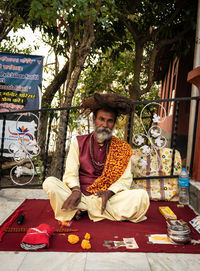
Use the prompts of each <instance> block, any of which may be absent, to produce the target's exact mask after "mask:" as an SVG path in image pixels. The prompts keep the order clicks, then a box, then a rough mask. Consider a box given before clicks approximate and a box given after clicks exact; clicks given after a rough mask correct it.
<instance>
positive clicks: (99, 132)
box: [94, 127, 112, 144]
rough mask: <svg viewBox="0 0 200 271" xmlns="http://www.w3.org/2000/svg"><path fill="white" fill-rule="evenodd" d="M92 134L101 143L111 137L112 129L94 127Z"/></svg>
mask: <svg viewBox="0 0 200 271" xmlns="http://www.w3.org/2000/svg"><path fill="white" fill-rule="evenodd" d="M94 134H95V136H96V139H97V142H98V143H100V144H101V143H103V142H104V141H105V140H109V139H111V137H112V130H111V129H109V128H103V127H98V128H97V127H95V131H94Z"/></svg>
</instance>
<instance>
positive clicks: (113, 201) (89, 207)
mask: <svg viewBox="0 0 200 271" xmlns="http://www.w3.org/2000/svg"><path fill="white" fill-rule="evenodd" d="M43 189H44V191H45V192H46V194H47V195H48V197H49V199H50V204H51V207H52V209H53V211H54V214H55V218H56V219H57V220H60V221H70V220H71V219H72V218H73V217H74V215H75V214H76V212H77V210H81V211H87V212H88V216H89V218H90V219H91V220H93V221H100V220H102V219H104V218H106V219H109V220H115V221H123V220H129V221H131V222H140V221H142V220H145V219H146V216H145V214H146V212H147V210H148V208H149V196H148V194H147V192H146V191H145V190H144V189H135V190H125V191H121V192H118V193H116V194H115V195H113V196H112V197H111V198H110V199H109V200H108V201H107V204H106V209H105V211H104V213H103V214H101V205H102V199H101V198H100V197H97V196H95V195H90V196H86V195H84V194H83V193H82V195H81V202H80V203H79V204H78V206H77V207H76V209H74V210H62V209H61V207H62V205H63V203H64V201H65V200H66V199H67V198H68V197H69V195H71V193H72V192H71V190H70V189H69V188H68V187H67V186H66V185H65V184H64V183H63V182H62V181H60V180H59V179H57V178H55V177H48V178H47V179H46V180H45V181H44V183H43Z"/></svg>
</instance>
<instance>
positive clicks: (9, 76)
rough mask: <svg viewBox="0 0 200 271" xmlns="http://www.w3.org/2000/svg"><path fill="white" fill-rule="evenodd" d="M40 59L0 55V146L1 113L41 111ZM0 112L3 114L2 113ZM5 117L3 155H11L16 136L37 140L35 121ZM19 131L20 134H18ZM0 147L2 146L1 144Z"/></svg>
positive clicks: (9, 115)
mask: <svg viewBox="0 0 200 271" xmlns="http://www.w3.org/2000/svg"><path fill="white" fill-rule="evenodd" d="M42 67H43V57H42V56H32V55H22V54H9V53H0V144H1V142H2V129H3V120H2V118H3V112H4V114H5V112H10V111H12V112H16V111H23V110H38V109H40V108H41V96H42V92H41V91H42ZM1 113H2V114H1ZM19 116H20V115H19V114H7V115H6V124H5V133H4V145H3V155H4V156H12V154H11V153H10V152H9V149H10V146H11V145H12V146H13V143H14V144H17V142H18V139H19V135H20V136H21V134H24V137H25V139H27V135H29V136H30V135H31V138H32V140H34V139H36V136H37V134H36V132H35V128H34V129H33V125H32V124H33V123H34V124H35V125H37V124H38V123H37V119H34V118H33V117H32V116H30V115H27V114H26V113H25V116H24V117H23V118H20V121H19ZM19 131H21V132H19ZM0 146H1V145H0Z"/></svg>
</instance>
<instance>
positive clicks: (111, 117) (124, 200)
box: [43, 93, 149, 222]
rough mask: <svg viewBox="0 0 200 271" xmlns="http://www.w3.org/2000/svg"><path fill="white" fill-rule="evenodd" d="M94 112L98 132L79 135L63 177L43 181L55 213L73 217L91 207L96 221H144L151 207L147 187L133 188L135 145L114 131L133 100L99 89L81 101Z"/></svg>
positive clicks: (63, 218) (89, 213) (88, 210)
mask: <svg viewBox="0 0 200 271" xmlns="http://www.w3.org/2000/svg"><path fill="white" fill-rule="evenodd" d="M83 107H84V108H85V109H90V111H92V112H93V122H94V132H93V133H91V134H88V135H82V136H77V137H76V139H75V140H74V141H73V142H72V144H71V146H70V150H69V153H68V157H67V160H66V167H65V174H64V176H63V181H60V180H58V179H57V178H55V177H48V178H47V179H46V180H45V181H44V183H43V189H44V191H45V192H46V193H47V195H48V197H49V199H50V204H51V206H52V208H53V210H54V213H55V218H56V219H57V220H60V221H69V220H71V219H72V218H73V217H74V216H75V218H77V219H78V218H79V217H80V215H81V212H85V211H87V212H88V216H89V218H90V219H91V220H93V221H99V220H102V219H105V218H106V219H110V220H116V221H123V220H129V221H131V222H140V221H142V220H144V219H146V217H145V213H146V212H147V210H148V207H149V197H148V194H147V192H146V191H145V190H143V189H136V190H130V186H131V183H132V174H131V159H130V158H131V156H132V149H131V147H130V145H129V144H128V143H126V142H125V141H123V140H121V139H118V138H116V137H114V136H112V131H113V128H114V125H115V123H116V120H117V116H118V114H127V113H129V112H130V110H131V101H130V100H129V99H128V98H125V97H121V96H119V95H117V94H97V93H96V94H95V95H94V96H93V97H91V98H88V99H86V100H85V101H84V102H83Z"/></svg>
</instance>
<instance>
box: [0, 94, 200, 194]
mask: <svg viewBox="0 0 200 271" xmlns="http://www.w3.org/2000/svg"><path fill="white" fill-rule="evenodd" d="M191 102H192V106H195V110H196V115H195V116H196V117H195V120H194V136H193V139H192V154H191V164H190V169H189V173H190V176H192V169H193V160H194V149H195V136H196V129H197V121H198V106H199V97H192V98H191V97H185V98H176V99H162V100H152V101H136V102H134V105H135V107H134V114H130V116H129V119H128V129H127V133H126V135H127V137H126V140H127V142H129V143H130V144H131V145H133V148H141V144H140V143H141V142H142V141H143V143H144V144H143V145H144V146H146V147H144V149H145V150H149V149H151V151H152V148H153V150H154V151H156V149H157V148H158V149H159V148H162V147H163V146H167V147H169V148H171V149H172V159H171V172H170V174H169V175H167V176H155V175H153V176H150V175H149V176H141V177H137V178H133V179H137V180H139V179H162V178H177V177H178V176H177V175H175V174H174V172H173V171H174V159H175V150H178V151H179V152H180V153H181V157H182V158H183V159H184V158H186V157H187V134H188V130H187V129H188V128H187V129H186V127H189V126H188V122H189V117H188V116H189V108H190V106H191ZM150 107H152V108H153V109H150ZM79 110H80V107H79V106H77V107H67V108H49V109H41V110H37V111H35V110H34V111H18V112H2V113H0V122H1V126H0V137H1V141H0V144H1V153H0V162H1V163H0V188H1V189H2V188H19V187H24V188H30V187H39V186H41V185H42V182H43V181H44V180H45V178H46V177H47V176H48V175H49V172H48V169H49V165H48V163H49V162H48V159H49V152H50V146H51V135H52V133H53V125H52V123H53V122H54V121H55V115H56V116H57V120H58V121H59V117H58V116H59V113H60V112H61V111H64V112H65V114H66V118H65V120H66V122H65V127H66V128H65V135H64V137H65V140H64V146H63V150H64V151H63V155H62V169H61V175H63V173H64V163H65V157H66V143H68V142H69V137H68V134H69V131H68V128H69V124H70V121H71V112H76V111H79ZM145 110H146V111H147V112H145ZM42 112H48V125H47V127H46V143H45V150H43V153H44V155H43V157H42V159H41V158H40V162H41V164H42V166H41V168H40V170H39V172H37V171H36V170H35V168H36V166H35V164H34V162H33V161H32V160H33V159H32V158H33V157H34V151H35V154H36V155H35V156H37V148H39V147H38V146H37V142H34V144H35V145H34V144H33V142H32V141H31V143H30V142H29V143H24V142H22V139H23V138H24V136H27V134H26V131H25V132H23V131H21V130H20V131H21V134H20V132H19V131H18V132H16V133H15V136H16V138H18V141H20V142H18V143H11V144H10V145H12V144H18V145H17V146H16V145H12V146H9V149H10V150H9V151H10V152H11V153H12V154H11V155H10V156H8V157H7V156H6V155H5V146H6V144H7V143H6V140H7V136H6V130H7V125H8V123H9V121H10V119H12V117H13V116H15V119H17V120H18V121H19V119H20V118H22V116H30V115H33V116H35V117H36V118H38V117H39V115H40V114H41V113H42ZM55 113H56V114H55ZM136 113H137V114H136ZM187 117H188V120H187ZM143 118H144V119H143ZM183 121H184V123H182V122H183ZM36 122H37V121H36ZM34 123H35V122H34ZM161 128H162V129H161ZM16 129H17V127H16ZM142 129H143V130H144V131H143V132H141V130H142ZM18 130H19V129H18ZM183 130H184V134H183ZM186 130H187V131H186ZM160 131H162V133H163V132H164V133H165V136H163V135H162V134H160ZM151 133H152V134H153V136H154V138H153V139H151ZM156 135H157V138H156V139H157V142H158V143H159V144H158V145H156V144H155V142H156V139H155V137H156ZM36 137H37V132H36ZM142 137H143V139H142ZM166 137H167V138H168V140H167V141H166ZM144 138H145V140H144ZM145 142H146V143H145ZM162 143H163V144H162ZM25 144H26V146H25ZM145 144H146V145H145ZM27 146H28V147H29V150H28V151H27V152H26V151H25V150H24V148H26V147H27ZM20 148H21V150H19V149H20ZM11 150H12V151H11ZM30 150H31V151H30ZM19 154H21V155H22V157H21V159H22V160H23V159H27V158H28V163H29V164H30V165H31V166H33V168H32V169H31V170H32V175H31V174H30V173H26V172H22V169H23V170H24V167H21V168H19V167H20V166H18V162H19V165H21V162H20V155H19ZM30 160H31V161H30ZM8 161H9V162H8ZM12 161H13V167H12V168H11V169H5V166H4V165H5V164H6V163H10V164H11V165H12ZM20 170H21V171H20ZM28 170H29V169H27V171H28ZM29 171H30V170H29ZM17 174H18V177H17V179H18V180H22V179H23V178H25V179H30V178H31V181H26V180H25V181H24V183H25V184H24V183H23V182H22V183H18V182H15V180H14V181H13V180H12V179H13V178H14V177H13V176H14V175H17ZM20 174H21V175H20Z"/></svg>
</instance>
